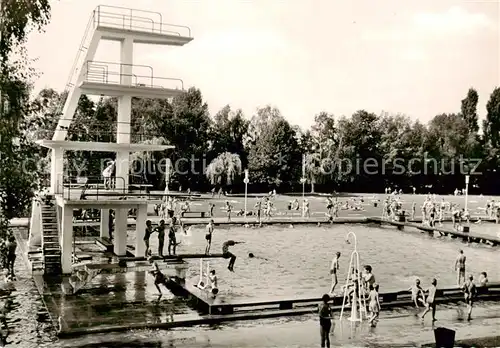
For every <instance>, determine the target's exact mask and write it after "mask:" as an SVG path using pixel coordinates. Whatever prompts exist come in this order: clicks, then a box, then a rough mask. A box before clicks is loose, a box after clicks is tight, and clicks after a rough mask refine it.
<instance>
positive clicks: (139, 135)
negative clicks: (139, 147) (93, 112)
mask: <svg viewBox="0 0 500 348" xmlns="http://www.w3.org/2000/svg"><path fill="white" fill-rule="evenodd" d="M138 124H139V123H136V124H135V125H138ZM56 132H68V129H40V128H39V129H38V130H37V134H36V135H35V138H36V140H42V139H48V138H50V137H51V136H52V135H53V134H55V133H56ZM69 134H70V135H71V134H76V135H78V132H70V133H69ZM87 134H88V135H89V136H96V137H97V139H96V138H93V139H94V140H93V141H99V138H100V137H101V136H102V137H104V136H109V137H110V138H111V139H110V140H109V141H106V142H107V143H116V141H115V140H114V139H115V138H116V136H117V135H130V136H131V139H130V144H137V143H138V142H141V141H145V140H148V139H153V138H158V137H161V136H162V134H161V133H152V132H151V133H150V132H134V131H132V130H131V131H130V132H118V131H116V130H111V131H106V130H100V129H98V130H96V131H95V132H89V133H87Z"/></svg>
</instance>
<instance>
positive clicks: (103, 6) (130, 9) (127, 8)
mask: <svg viewBox="0 0 500 348" xmlns="http://www.w3.org/2000/svg"><path fill="white" fill-rule="evenodd" d="M101 8H111V9H113V8H115V9H118V10H127V11H130V14H131V15H132V13H133V12H142V13H148V14H154V15H158V16H159V17H160V22H161V21H163V16H162V14H161V13H160V12H154V11H148V10H140V9H136V8H130V7H123V6H110V5H97V6H96V8H95V9H94V11H95V10H97V11H100V10H101Z"/></svg>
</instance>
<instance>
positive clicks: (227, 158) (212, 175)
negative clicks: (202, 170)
mask: <svg viewBox="0 0 500 348" xmlns="http://www.w3.org/2000/svg"><path fill="white" fill-rule="evenodd" d="M241 171H242V166H241V160H240V156H239V155H237V154H235V153H230V152H224V153H221V154H220V155H219V156H217V158H215V159H214V160H213V161H212V162H210V164H209V165H208V167H207V169H206V176H207V178H208V180H209V181H210V184H212V185H220V186H221V187H222V186H226V185H227V186H230V185H232V184H233V183H234V182H235V180H236V177H237V176H239V175H240V174H241Z"/></svg>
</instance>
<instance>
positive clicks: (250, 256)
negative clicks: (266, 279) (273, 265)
mask: <svg viewBox="0 0 500 348" xmlns="http://www.w3.org/2000/svg"><path fill="white" fill-rule="evenodd" d="M248 257H249V258H250V259H260V260H266V261H269V259H266V258H265V257H261V256H255V255H254V254H253V253H248Z"/></svg>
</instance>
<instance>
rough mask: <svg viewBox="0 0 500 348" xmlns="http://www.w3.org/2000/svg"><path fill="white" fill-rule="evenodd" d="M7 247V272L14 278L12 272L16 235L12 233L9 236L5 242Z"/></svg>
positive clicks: (14, 261)
mask: <svg viewBox="0 0 500 348" xmlns="http://www.w3.org/2000/svg"><path fill="white" fill-rule="evenodd" d="M6 249H7V274H8V275H9V276H10V278H11V279H12V280H14V279H15V278H16V276H15V274H14V264H15V263H16V249H17V242H16V237H14V236H13V235H10V236H9V239H8V241H7V243H6Z"/></svg>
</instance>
